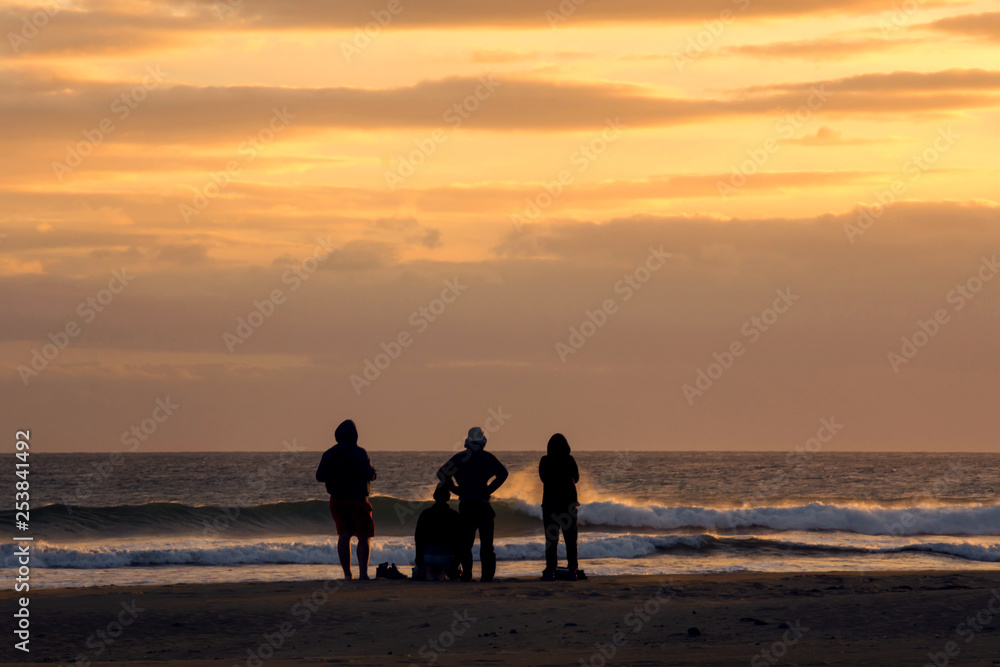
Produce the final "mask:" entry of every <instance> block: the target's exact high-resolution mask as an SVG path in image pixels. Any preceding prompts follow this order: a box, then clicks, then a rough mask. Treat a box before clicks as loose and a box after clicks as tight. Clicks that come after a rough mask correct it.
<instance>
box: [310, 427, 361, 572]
mask: <svg viewBox="0 0 1000 667" xmlns="http://www.w3.org/2000/svg"><path fill="white" fill-rule="evenodd" d="M333 435H334V438H335V439H336V440H337V444H336V445H334V446H333V447H331V448H330V449H328V450H326V452H324V453H323V458H322V459H321V460H320V462H319V467H318V468H317V469H316V481H317V482H323V483H325V484H326V490H327V493H329V494H330V513H331V514H333V520H334V522H336V524H337V537H338V539H337V555H338V556H339V557H340V566H341V567H342V568H344V578H345V579H353V578H354V577H353V576H352V575H351V537H353V536H355V535H357V537H358V570H359V571H360V572H359V578H360V579H362V580H365V579H368V578H369V577H368V559H369V558H370V557H371V552H372V537H374V536H375V522H374V521H373V520H372V506H371V503H369V502H368V495H369V494H370V493H371V482H372V480H374V479H375V468H373V467H372V464H371V461H370V460H369V459H368V452H366V451H365V450H364V449H363V448H361V447H359V446H358V429H357V427H356V426H355V425H354V422H353V421H351V420H350V419H348V420H346V421H344V422H341V424H340V426H338V427H337V430H336V431H335V432H334V434H333Z"/></svg>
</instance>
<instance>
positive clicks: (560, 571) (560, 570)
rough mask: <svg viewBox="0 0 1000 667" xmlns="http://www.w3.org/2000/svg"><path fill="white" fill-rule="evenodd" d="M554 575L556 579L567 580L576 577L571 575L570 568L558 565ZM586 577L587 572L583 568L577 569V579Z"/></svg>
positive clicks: (581, 579) (580, 579)
mask: <svg viewBox="0 0 1000 667" xmlns="http://www.w3.org/2000/svg"><path fill="white" fill-rule="evenodd" d="M552 576H553V578H554V579H555V580H556V581H566V580H569V579H573V578H574V577H571V576H570V572H569V569H568V568H565V567H557V568H556V571H555V572H554V573H553V575H552ZM586 578H587V574H586V573H585V572H584V571H583V570H577V571H576V577H575V579H576V581H583V580H585V579H586Z"/></svg>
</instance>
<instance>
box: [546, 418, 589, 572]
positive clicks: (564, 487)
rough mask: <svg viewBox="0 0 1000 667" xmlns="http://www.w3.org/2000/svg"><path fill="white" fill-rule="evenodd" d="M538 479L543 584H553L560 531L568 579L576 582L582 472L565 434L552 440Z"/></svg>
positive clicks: (557, 435) (559, 434) (556, 435)
mask: <svg viewBox="0 0 1000 667" xmlns="http://www.w3.org/2000/svg"><path fill="white" fill-rule="evenodd" d="M538 476H539V477H541V478H542V522H543V524H544V526H545V571H544V572H542V580H543V581H552V579H553V578H554V577H555V572H556V565H557V564H558V561H559V551H558V549H559V530H560V529H562V533H563V537H564V538H565V539H566V561H567V562H566V565H567V569H568V570H569V579H570V580H575V579H576V570H577V568H578V566H579V563H578V562H577V546H576V536H577V511H578V509H579V507H580V503H579V502H578V500H577V497H576V483H577V482H579V481H580V470H579V468H577V467H576V459H574V458H573V456H572V455H571V454H570V448H569V442H568V441H567V440H566V436H564V435H563V434H562V433H556V434H555V435H553V436H552V437H551V438H549V444H548V447H547V449H546V454H545V456H543V457H542V460H541V461H539V462H538Z"/></svg>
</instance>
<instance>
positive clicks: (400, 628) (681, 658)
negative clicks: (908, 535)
mask: <svg viewBox="0 0 1000 667" xmlns="http://www.w3.org/2000/svg"><path fill="white" fill-rule="evenodd" d="M373 571H374V568H373ZM331 574H334V572H333V568H331ZM335 576H339V575H335ZM0 597H3V599H4V609H8V610H11V611H9V612H7V613H6V614H5V615H6V616H7V618H8V624H9V623H10V620H9V619H10V616H9V614H10V613H12V611H13V610H14V609H16V603H15V602H14V599H15V597H18V595H17V594H15V593H13V592H12V591H10V590H7V591H4V592H3V593H2V594H0ZM991 602H992V604H991ZM991 606H992V609H991ZM29 609H30V611H31V622H32V625H31V633H32V634H31V642H30V647H31V653H30V654H25V653H22V652H20V651H17V650H15V649H14V648H13V644H14V642H15V641H17V640H16V638H13V636H12V635H11V634H10V633H9V631H8V634H7V637H8V638H7V640H6V641H5V642H4V646H2V647H0V662H2V663H3V664H21V663H24V664H30V663H35V662H49V663H56V664H60V663H66V664H75V665H78V666H84V667H86V665H123V664H124V665H158V666H160V667H166V666H168V665H184V666H186V667H196V666H199V667H200V666H202V665H219V664H224V665H227V666H228V665H243V666H245V667H260V665H263V664H266V665H268V666H269V667H281V666H285V665H330V664H350V665H412V664H417V665H431V664H433V665H521V666H524V667H526V666H529V665H580V664H581V662H580V661H581V660H582V661H583V664H590V665H594V666H600V665H603V664H605V663H606V664H609V665H610V664H614V665H661V664H669V665H695V664H712V665H772V664H782V665H924V664H934V663H932V662H931V661H930V658H929V657H928V654H929V653H931V654H935V655H936V657H937V660H938V664H939V666H943V665H944V664H946V663H947V664H951V665H1000V613H994V610H995V611H996V612H1000V571H998V572H985V573H984V572H949V573H942V572H906V573H898V572H897V573H890V574H881V573H873V572H868V573H860V574H859V573H857V572H853V573H836V574H802V575H789V574H733V575H685V576H675V577H673V578H672V579H667V578H665V577H594V578H592V579H590V580H588V581H581V582H573V583H570V582H539V581H534V580H527V579H502V578H501V579H499V580H497V581H496V582H493V583H492V584H483V583H478V582H472V583H468V584H461V583H451V582H449V583H428V582H412V581H382V580H378V581H372V582H358V581H352V582H344V581H341V580H339V579H337V580H331V581H328V582H321V581H320V582H291V583H288V582H286V583H281V582H278V583H248V584H212V585H175V586H150V587H99V588H84V589H61V590H42V591H33V592H32V593H31V602H30V605H29ZM977 616H978V618H976V617H977ZM970 617H971V618H972V622H971V624H970V623H969V621H968V619H969V618H970ZM8 627H10V626H9V625H8ZM689 629H690V630H691V632H690V633H689ZM695 629H697V631H695ZM949 651H950V652H951V653H952V655H951V656H949V655H948V652H949ZM74 661H75V662H74ZM220 661H222V662H221V663H220Z"/></svg>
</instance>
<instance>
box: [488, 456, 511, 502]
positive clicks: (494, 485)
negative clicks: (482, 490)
mask: <svg viewBox="0 0 1000 667" xmlns="http://www.w3.org/2000/svg"><path fill="white" fill-rule="evenodd" d="M493 461H494V462H495V463H496V466H495V467H494V472H495V473H496V477H494V478H493V481H492V482H490V485H489V486H487V487H486V494H487V495H490V496H492V495H493V494H494V493H495V492H496V490H497V489H499V488H500V487H501V486H503V483H504V482H506V481H507V475H509V474H510V473H508V472H507V468H505V467H504V465H503V464H502V463H500V461H499V460H497V458H496V457H495V456H494V457H493Z"/></svg>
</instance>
